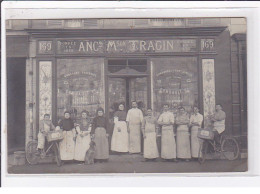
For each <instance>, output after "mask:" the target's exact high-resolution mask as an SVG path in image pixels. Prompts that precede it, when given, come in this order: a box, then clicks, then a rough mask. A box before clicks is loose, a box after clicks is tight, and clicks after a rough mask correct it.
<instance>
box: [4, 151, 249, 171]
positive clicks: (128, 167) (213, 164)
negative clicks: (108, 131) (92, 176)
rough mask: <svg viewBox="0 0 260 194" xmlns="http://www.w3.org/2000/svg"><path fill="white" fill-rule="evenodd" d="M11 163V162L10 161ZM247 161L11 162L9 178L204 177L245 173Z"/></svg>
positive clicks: (120, 159)
mask: <svg viewBox="0 0 260 194" xmlns="http://www.w3.org/2000/svg"><path fill="white" fill-rule="evenodd" d="M9 161H12V158H11V157H9ZM247 165H248V162H247V159H246V158H243V159H237V160H234V161H228V160H223V159H221V160H220V159H214V158H210V159H209V160H206V161H205V163H204V164H199V162H198V161H189V162H185V161H179V162H164V161H162V160H161V159H157V160H156V161H153V162H152V161H149V162H144V160H143V157H142V155H136V154H134V155H110V158H109V161H108V162H107V163H95V164H92V165H84V164H80V163H79V162H75V161H74V162H68V163H65V164H64V165H62V166H61V167H58V166H57V165H56V163H54V162H53V161H46V162H43V163H41V164H37V165H29V164H26V165H22V166H14V165H12V164H11V162H9V165H8V173H9V174H42V173H44V174H56V173H60V174H64V173H66V174H68V173H80V174H84V173H185V172H189V173H202V172H205V173H206V172H245V171H247V169H248V167H247Z"/></svg>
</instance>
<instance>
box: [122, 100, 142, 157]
mask: <svg viewBox="0 0 260 194" xmlns="http://www.w3.org/2000/svg"><path fill="white" fill-rule="evenodd" d="M126 122H127V131H128V133H129V153H132V154H133V153H140V152H141V125H142V122H143V113H142V111H141V110H140V109H138V108H137V103H136V101H133V102H132V108H131V109H130V110H128V113H127V116H126Z"/></svg>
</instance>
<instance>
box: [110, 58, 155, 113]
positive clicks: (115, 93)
mask: <svg viewBox="0 0 260 194" xmlns="http://www.w3.org/2000/svg"><path fill="white" fill-rule="evenodd" d="M107 64H108V65H107V105H108V107H107V108H108V110H109V113H110V114H113V112H115V111H117V109H118V104H119V103H123V104H124V105H125V110H126V111H128V110H129V109H130V108H131V102H132V101H136V102H137V104H138V108H140V109H141V110H145V109H146V108H147V107H148V105H149V104H150V101H149V100H150V99H149V94H150V93H149V91H150V88H149V76H150V74H149V69H148V67H147V59H109V60H108V63H107Z"/></svg>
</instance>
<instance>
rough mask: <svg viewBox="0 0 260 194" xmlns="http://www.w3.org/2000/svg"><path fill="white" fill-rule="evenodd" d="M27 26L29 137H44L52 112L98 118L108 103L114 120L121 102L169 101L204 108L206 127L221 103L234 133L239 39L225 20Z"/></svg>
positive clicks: (156, 105)
mask: <svg viewBox="0 0 260 194" xmlns="http://www.w3.org/2000/svg"><path fill="white" fill-rule="evenodd" d="M74 25H76V23H74ZM25 31H26V33H28V40H29V41H28V48H29V54H28V58H27V61H26V119H25V120H26V142H28V141H30V140H31V139H36V137H37V129H38V124H39V120H41V119H42V118H43V115H44V114H46V113H48V114H50V115H51V118H52V120H53V123H54V125H55V124H57V123H58V121H59V120H60V119H61V118H62V116H63V113H64V111H65V110H69V111H71V113H72V115H73V117H74V118H76V117H79V116H80V113H81V111H82V110H87V111H89V113H90V116H91V117H94V116H95V112H96V109H97V108H98V107H103V108H104V109H105V113H106V116H107V117H108V118H110V117H111V115H112V114H113V112H114V111H115V109H116V107H117V104H118V103H119V102H123V103H124V104H125V105H126V109H127V110H128V109H129V108H130V106H131V101H137V103H138V105H139V107H140V108H141V109H143V110H145V109H147V108H150V107H151V108H152V109H153V111H154V113H155V115H156V116H158V115H159V114H160V112H161V110H162V105H163V104H164V103H167V104H169V105H170V109H171V110H172V109H173V107H174V106H175V104H177V105H178V106H184V107H185V109H186V110H187V111H188V112H191V108H192V107H193V106H198V107H199V108H200V112H201V113H202V114H203V115H204V117H205V120H204V126H208V125H209V119H208V116H209V115H211V114H213V113H214V110H215V104H216V103H220V104H222V106H223V109H224V111H225V112H226V114H227V119H226V129H227V131H228V132H232V84H231V83H232V81H231V79H232V70H231V60H230V55H231V44H230V42H231V37H230V32H229V29H228V28H227V27H226V26H224V25H219V26H206V27H205V26H199V27H194V26H193V27H192V26H185V27H183V26H181V27H178V26H177V27H173V28H165V27H160V28H158V27H157V28H153V27H149V28H120V29H113V28H111V29H108V28H106V29H82V28H80V29H72V27H71V28H65V29H59V28H53V29H40V28H33V27H31V28H28V29H26V30H25Z"/></svg>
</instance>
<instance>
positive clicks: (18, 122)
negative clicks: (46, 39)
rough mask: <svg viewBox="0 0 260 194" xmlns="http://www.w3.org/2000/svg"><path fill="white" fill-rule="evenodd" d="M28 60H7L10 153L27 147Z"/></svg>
mask: <svg viewBox="0 0 260 194" xmlns="http://www.w3.org/2000/svg"><path fill="white" fill-rule="evenodd" d="M25 66H26V58H7V66H6V67H7V105H8V106H7V139H8V141H7V142H8V152H14V151H17V150H23V149H24V145H25V80H26V78H25Z"/></svg>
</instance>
